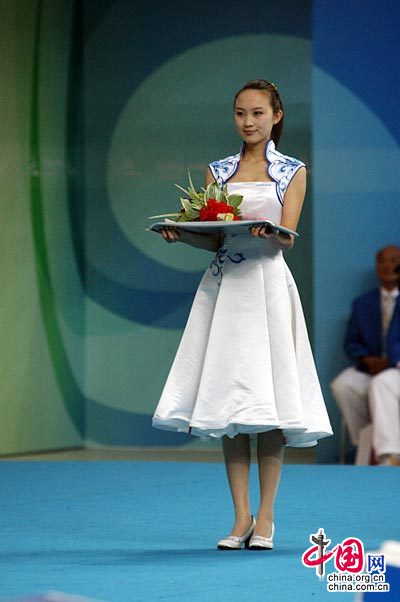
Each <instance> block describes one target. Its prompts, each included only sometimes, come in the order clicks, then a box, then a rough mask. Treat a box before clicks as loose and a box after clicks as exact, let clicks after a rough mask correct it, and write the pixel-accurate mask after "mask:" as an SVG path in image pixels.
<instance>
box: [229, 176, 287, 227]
mask: <svg viewBox="0 0 400 602" xmlns="http://www.w3.org/2000/svg"><path fill="white" fill-rule="evenodd" d="M227 186H228V193H229V194H241V195H243V201H242V203H241V205H240V212H241V215H242V219H263V218H265V219H269V220H271V221H272V222H274V223H275V224H280V222H281V215H282V205H281V204H280V202H279V199H278V195H277V192H276V185H275V182H232V183H231V184H230V183H229V182H228V184H227Z"/></svg>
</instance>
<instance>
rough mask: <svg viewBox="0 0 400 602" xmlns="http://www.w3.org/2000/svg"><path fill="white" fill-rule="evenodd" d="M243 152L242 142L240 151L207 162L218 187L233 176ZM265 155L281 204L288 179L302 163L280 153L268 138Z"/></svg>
mask: <svg viewBox="0 0 400 602" xmlns="http://www.w3.org/2000/svg"><path fill="white" fill-rule="evenodd" d="M242 152H243V144H242V147H241V150H240V153H238V154H237V155H231V156H229V157H226V158H225V159H220V160H219V161H213V162H212V163H210V164H209V167H210V169H211V172H212V174H213V176H214V178H215V180H216V182H217V184H218V186H220V188H222V187H223V186H224V185H225V184H226V183H227V181H228V180H229V179H230V178H231V177H232V176H233V174H234V173H235V172H236V170H237V169H238V166H239V161H240V159H241V156H242ZM265 156H266V158H267V160H268V167H267V169H268V173H269V175H270V176H271V178H272V179H273V180H275V182H276V190H277V194H278V199H279V202H280V203H281V205H283V197H284V194H285V192H286V188H287V187H288V185H289V182H290V180H291V179H292V178H293V176H294V174H295V173H296V171H297V170H298V169H300V167H302V166H303V165H304V163H303V162H302V161H299V159H295V158H294V157H289V155H284V154H282V153H280V152H279V151H278V150H276V148H275V143H274V141H273V140H270V141H269V142H268V144H267V145H266V147H265Z"/></svg>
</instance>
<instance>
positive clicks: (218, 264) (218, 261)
mask: <svg viewBox="0 0 400 602" xmlns="http://www.w3.org/2000/svg"><path fill="white" fill-rule="evenodd" d="M227 257H228V259H230V260H231V261H232V263H241V262H242V261H246V257H245V256H244V255H243V253H234V254H233V256H231V255H229V253H228V247H227V246H226V245H223V246H222V247H220V248H219V249H218V251H217V252H216V254H215V257H214V259H213V260H212V261H211V262H210V265H209V268H210V270H211V273H212V275H213V276H215V277H216V279H217V284H218V286H220V284H221V281H222V274H223V272H222V268H223V267H224V264H225V261H226V258H227Z"/></svg>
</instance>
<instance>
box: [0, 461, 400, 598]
mask: <svg viewBox="0 0 400 602" xmlns="http://www.w3.org/2000/svg"><path fill="white" fill-rule="evenodd" d="M399 477H400V469H398V468H395V467H387V468H386V467H384V468H383V467H365V468H364V467H353V466H332V465H329V466H322V465H318V466H314V465H285V466H284V468H283V474H282V481H281V485H280V489H279V493H278V498H277V502H276V513H275V524H276V534H275V542H274V543H275V549H274V550H273V551H270V552H251V551H248V550H241V551H238V552H222V551H219V550H217V549H216V543H217V541H218V540H219V539H220V538H221V537H222V536H224V535H226V534H228V533H229V531H230V529H231V527H232V522H233V512H232V503H231V498H230V493H229V488H228V482H227V479H226V474H225V467H224V465H223V464H222V463H221V464H219V463H217V464H215V463H203V464H201V463H198V462H193V463H192V462H191V463H185V462H82V461H78V462H11V461H10V462H4V461H3V462H0V506H1V514H0V533H1V541H0V564H1V577H0V600H4V599H12V598H18V597H22V596H26V597H27V596H28V594H30V595H33V594H39V593H41V592H42V593H43V592H45V591H46V590H57V591H62V592H67V593H69V594H75V595H80V596H87V597H90V598H95V599H100V600H105V601H107V602H137V601H140V602H154V601H157V600H166V601H168V602H172V601H175V600H176V601H178V600H179V601H183V602H189V601H190V602H197V601H207V602H220V601H221V602H226V601H229V602H239V600H240V601H243V600H246V602H260V601H263V602H264V601H267V600H268V601H272V602H284V601H286V600H287V601H295V602H302V601H310V600H314V601H315V602H320V601H321V600H331V602H332V601H339V600H344V599H346V600H348V601H349V600H354V594H349V593H328V592H327V591H326V581H323V582H321V581H319V580H318V578H317V577H316V574H315V569H313V568H305V567H304V566H303V565H302V563H301V555H302V553H303V552H304V551H305V550H306V548H308V547H309V546H310V542H309V535H310V533H316V532H317V530H318V528H320V527H323V528H324V530H325V534H326V537H328V538H329V539H331V540H332V546H333V545H334V544H336V543H340V542H341V541H342V540H344V539H346V538H347V537H350V536H355V537H358V538H360V539H361V540H362V541H363V542H364V546H365V549H366V550H373V549H377V548H378V547H379V545H380V544H381V542H382V541H384V540H387V539H395V540H400V523H399V519H398V517H399V508H400V487H399ZM251 500H252V512H254V513H256V511H257V504H258V474H257V466H256V465H255V464H252V466H251ZM326 570H327V572H331V571H333V570H335V569H334V566H333V563H332V562H329V563H328V564H327V565H326ZM383 595H384V594H383ZM384 596H385V595H384ZM380 597H382V595H381V596H380ZM386 599H387V597H386V596H385V597H383V600H386Z"/></svg>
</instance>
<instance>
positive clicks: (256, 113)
mask: <svg viewBox="0 0 400 602" xmlns="http://www.w3.org/2000/svg"><path fill="white" fill-rule="evenodd" d="M254 115H262V111H256V112H255V113H254Z"/></svg>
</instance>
